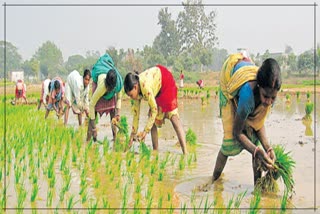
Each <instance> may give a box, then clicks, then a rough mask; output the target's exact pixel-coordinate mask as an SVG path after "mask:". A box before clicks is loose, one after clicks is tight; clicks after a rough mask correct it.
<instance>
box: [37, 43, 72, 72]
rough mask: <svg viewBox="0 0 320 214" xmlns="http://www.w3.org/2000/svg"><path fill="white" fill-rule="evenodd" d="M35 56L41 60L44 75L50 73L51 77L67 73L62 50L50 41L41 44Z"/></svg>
mask: <svg viewBox="0 0 320 214" xmlns="http://www.w3.org/2000/svg"><path fill="white" fill-rule="evenodd" d="M33 58H34V59H35V60H37V61H39V62H40V70H41V73H43V74H44V76H47V75H46V74H49V75H50V76H51V77H54V76H60V75H61V74H65V75H66V74H67V72H66V69H65V68H64V66H63V57H62V52H61V50H60V49H59V48H58V47H57V46H56V45H55V44H54V43H53V42H50V41H47V42H45V43H43V44H42V45H41V47H40V48H39V49H38V50H37V51H36V53H35V54H34V56H33Z"/></svg>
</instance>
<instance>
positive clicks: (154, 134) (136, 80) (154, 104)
mask: <svg viewBox="0 0 320 214" xmlns="http://www.w3.org/2000/svg"><path fill="white" fill-rule="evenodd" d="M124 90H125V92H126V94H127V95H128V96H129V97H130V98H131V99H133V124H132V131H131V135H130V141H129V147H130V146H132V144H133V139H134V138H135V137H136V135H137V137H138V138H140V140H142V141H143V140H144V139H145V136H146V134H147V133H149V132H150V131H151V139H152V146H153V149H154V150H157V149H158V130H157V127H159V128H160V127H161V125H162V124H163V123H164V119H165V118H167V119H169V120H171V123H172V125H173V128H174V130H175V131H176V133H177V136H178V139H179V143H180V145H181V149H182V152H183V153H184V154H186V153H187V147H186V138H185V132H184V130H183V127H182V124H181V122H180V119H179V114H178V102H177V87H176V83H175V81H174V78H173V76H172V74H171V72H170V71H169V70H168V69H167V68H166V67H164V66H162V65H157V66H155V67H152V68H149V69H147V70H145V71H144V72H142V73H140V74H139V75H138V74H136V73H128V74H127V75H126V77H125V80H124ZM142 99H144V100H146V101H148V104H149V118H148V121H147V124H146V126H145V128H144V130H143V131H142V132H140V133H137V132H138V127H139V114H140V104H141V100H142Z"/></svg>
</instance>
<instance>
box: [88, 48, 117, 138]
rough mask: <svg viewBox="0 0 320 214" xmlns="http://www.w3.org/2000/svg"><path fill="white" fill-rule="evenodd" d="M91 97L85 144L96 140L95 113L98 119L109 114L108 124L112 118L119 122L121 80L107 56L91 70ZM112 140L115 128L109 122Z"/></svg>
mask: <svg viewBox="0 0 320 214" xmlns="http://www.w3.org/2000/svg"><path fill="white" fill-rule="evenodd" d="M91 75H92V97H91V100H90V102H89V118H90V121H89V125H88V132H87V142H88V141H90V140H91V137H93V140H94V141H96V140H97V129H96V124H95V119H96V116H97V113H99V114H100V117H101V116H102V115H103V114H104V113H105V114H106V116H107V115H108V114H109V113H110V122H111V121H112V119H113V118H115V119H116V120H117V121H119V120H120V116H119V114H120V109H121V97H122V90H121V89H122V87H123V80H122V77H121V75H120V73H119V71H118V69H117V68H116V67H115V65H114V62H113V60H112V58H111V57H110V56H109V54H105V55H103V56H102V57H100V58H99V60H98V61H97V62H96V64H95V65H94V66H93V68H92V72H91ZM111 128H112V134H113V140H114V139H115V137H116V127H115V126H114V124H113V123H112V122H111Z"/></svg>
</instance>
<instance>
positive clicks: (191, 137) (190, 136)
mask: <svg viewBox="0 0 320 214" xmlns="http://www.w3.org/2000/svg"><path fill="white" fill-rule="evenodd" d="M186 141H187V144H188V145H190V146H195V145H196V144H197V136H196V134H195V133H194V131H192V129H191V128H188V130H187V133H186Z"/></svg>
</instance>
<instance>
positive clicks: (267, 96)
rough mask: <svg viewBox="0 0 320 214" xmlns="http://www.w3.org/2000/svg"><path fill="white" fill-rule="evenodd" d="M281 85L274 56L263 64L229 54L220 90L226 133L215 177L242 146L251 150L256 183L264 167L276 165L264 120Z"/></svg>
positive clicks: (278, 69) (213, 179)
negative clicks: (257, 64)
mask: <svg viewBox="0 0 320 214" xmlns="http://www.w3.org/2000/svg"><path fill="white" fill-rule="evenodd" d="M280 87H281V74H280V67H279V65H278V63H277V61H276V60H274V59H272V58H269V59H266V60H265V61H264V62H263V63H262V65H261V67H260V68H259V67H257V66H255V65H254V64H253V62H252V61H251V60H250V59H249V58H247V57H245V56H244V55H243V54H241V53H240V54H233V55H230V56H229V57H228V59H227V60H226V61H225V63H224V65H223V67H222V71H221V74H220V94H219V96H220V114H221V118H222V123H223V130H224V137H223V143H222V146H221V149H220V151H219V153H218V157H217V160H216V165H215V168H214V172H213V178H212V181H215V180H217V179H218V178H219V177H220V175H221V173H222V171H223V169H224V166H225V164H226V162H227V159H228V157H229V156H235V155H237V154H239V153H240V152H241V151H242V150H243V149H245V150H247V151H248V152H250V153H251V154H252V166H253V174H254V183H255V184H256V182H257V180H258V179H259V178H260V177H261V173H262V169H263V168H264V169H272V168H273V164H274V162H275V159H276V157H275V154H274V151H273V149H272V147H271V146H270V144H269V143H268V139H267V136H266V130H265V126H264V122H265V119H266V117H267V114H268V112H269V111H270V109H271V107H272V104H273V103H274V101H275V99H276V97H277V93H278V91H279V90H280ZM260 164H262V167H259V165H260Z"/></svg>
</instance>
